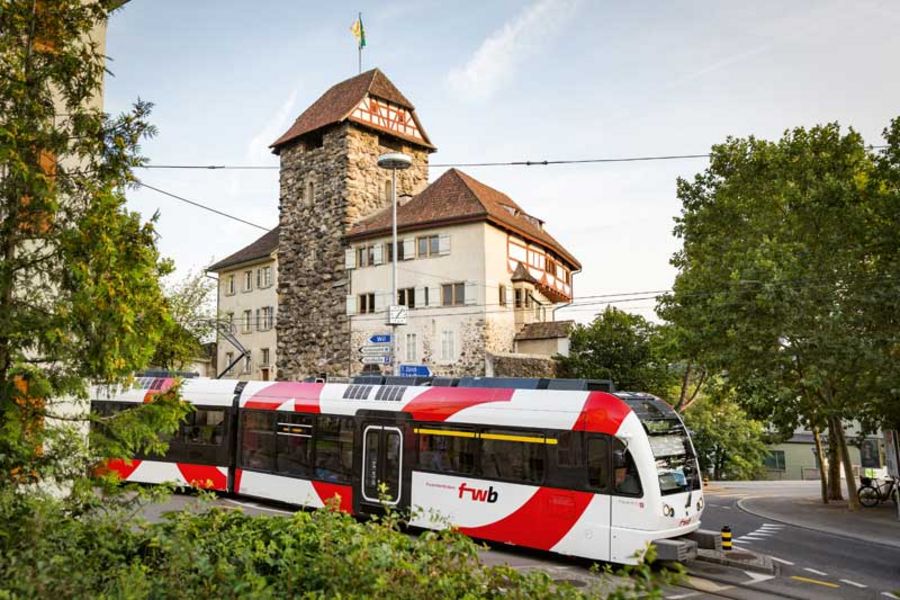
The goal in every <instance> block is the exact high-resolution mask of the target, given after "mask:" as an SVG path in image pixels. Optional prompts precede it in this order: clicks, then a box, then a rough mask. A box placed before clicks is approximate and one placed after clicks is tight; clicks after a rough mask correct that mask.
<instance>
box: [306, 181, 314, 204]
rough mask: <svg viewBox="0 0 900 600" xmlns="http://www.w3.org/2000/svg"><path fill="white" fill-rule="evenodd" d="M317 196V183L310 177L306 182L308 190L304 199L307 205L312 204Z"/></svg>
mask: <svg viewBox="0 0 900 600" xmlns="http://www.w3.org/2000/svg"><path fill="white" fill-rule="evenodd" d="M315 197H316V183H315V182H314V181H313V180H312V179H309V180H307V182H306V191H305V192H304V196H303V201H304V202H305V203H306V205H307V206H312V203H313V200H315Z"/></svg>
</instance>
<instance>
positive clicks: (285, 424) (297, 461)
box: [275, 413, 313, 477]
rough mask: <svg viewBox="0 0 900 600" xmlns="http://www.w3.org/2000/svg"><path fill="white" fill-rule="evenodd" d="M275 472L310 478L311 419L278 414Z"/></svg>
mask: <svg viewBox="0 0 900 600" xmlns="http://www.w3.org/2000/svg"><path fill="white" fill-rule="evenodd" d="M276 418H277V424H276V429H275V431H276V433H275V437H276V444H277V448H276V451H277V457H276V470H277V471H278V472H279V473H284V474H286V475H302V476H306V477H308V476H310V475H311V473H312V469H313V460H312V458H313V417H311V416H308V415H297V414H290V413H287V414H284V413H278V415H277V417H276Z"/></svg>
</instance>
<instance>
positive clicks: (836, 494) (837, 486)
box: [828, 417, 844, 500]
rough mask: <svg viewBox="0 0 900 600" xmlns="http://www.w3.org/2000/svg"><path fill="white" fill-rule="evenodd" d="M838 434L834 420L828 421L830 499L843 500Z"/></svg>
mask: <svg viewBox="0 0 900 600" xmlns="http://www.w3.org/2000/svg"><path fill="white" fill-rule="evenodd" d="M838 444H839V442H838V434H837V431H835V428H834V419H833V418H830V417H829V419H828V498H829V499H830V500H843V499H844V495H843V494H842V493H841V459H840V456H839V454H838Z"/></svg>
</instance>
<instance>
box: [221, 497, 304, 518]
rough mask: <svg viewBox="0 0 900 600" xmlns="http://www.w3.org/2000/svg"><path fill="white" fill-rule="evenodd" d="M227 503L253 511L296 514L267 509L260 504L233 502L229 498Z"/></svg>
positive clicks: (226, 500)
mask: <svg viewBox="0 0 900 600" xmlns="http://www.w3.org/2000/svg"><path fill="white" fill-rule="evenodd" d="M225 502H228V503H230V504H237V505H238V506H244V507H246V508H253V509H256V510H266V511H269V512H273V513H280V514H283V515H292V514H294V513H292V512H290V511H288V510H278V509H277V508H268V507H265V506H260V505H259V504H252V503H250V502H238V501H237V500H231V499H229V498H226V499H225Z"/></svg>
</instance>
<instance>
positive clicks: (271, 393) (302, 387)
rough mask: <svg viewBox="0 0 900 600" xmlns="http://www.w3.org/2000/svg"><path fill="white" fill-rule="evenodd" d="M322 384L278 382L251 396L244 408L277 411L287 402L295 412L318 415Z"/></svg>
mask: <svg viewBox="0 0 900 600" xmlns="http://www.w3.org/2000/svg"><path fill="white" fill-rule="evenodd" d="M324 387H325V384H324V383H305V382H301V381H280V382H278V383H273V384H272V385H270V386H266V387H264V388H263V389H261V390H259V391H258V392H256V393H255V394H253V395H252V396H251V397H250V399H249V400H247V403H246V404H245V405H244V408H256V409H261V410H277V409H278V407H279V406H281V405H282V404H284V403H285V402H287V401H288V400H293V401H294V410H295V411H296V412H306V413H319V412H321V411H320V408H319V397H320V396H321V394H322V389H323V388H324Z"/></svg>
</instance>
